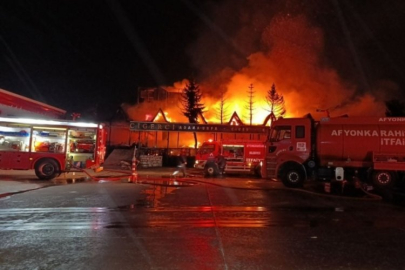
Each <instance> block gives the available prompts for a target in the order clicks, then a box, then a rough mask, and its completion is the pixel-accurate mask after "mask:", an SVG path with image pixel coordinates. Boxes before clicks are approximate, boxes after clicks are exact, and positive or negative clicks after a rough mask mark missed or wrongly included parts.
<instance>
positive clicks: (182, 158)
mask: <svg viewBox="0 0 405 270" xmlns="http://www.w3.org/2000/svg"><path fill="white" fill-rule="evenodd" d="M177 168H178V170H176V171H175V172H174V173H173V176H175V175H177V174H178V173H180V172H182V173H183V177H186V175H187V156H186V151H184V150H182V151H181V153H180V155H179V157H178V163H177Z"/></svg>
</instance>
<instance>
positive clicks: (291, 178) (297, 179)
mask: <svg viewBox="0 0 405 270" xmlns="http://www.w3.org/2000/svg"><path fill="white" fill-rule="evenodd" d="M304 180H305V179H304V172H303V171H302V169H301V168H299V167H298V166H292V167H288V168H286V169H285V172H284V174H283V175H282V178H281V181H282V182H283V184H284V186H286V187H290V188H299V187H302V186H303V184H304Z"/></svg>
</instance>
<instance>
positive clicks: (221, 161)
mask: <svg viewBox="0 0 405 270" xmlns="http://www.w3.org/2000/svg"><path fill="white" fill-rule="evenodd" d="M217 164H218V169H219V175H220V176H223V175H224V173H225V166H226V159H225V157H224V156H223V155H222V154H219V155H218V156H217Z"/></svg>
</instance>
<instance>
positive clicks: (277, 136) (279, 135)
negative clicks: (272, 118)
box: [270, 126, 291, 142]
mask: <svg viewBox="0 0 405 270" xmlns="http://www.w3.org/2000/svg"><path fill="white" fill-rule="evenodd" d="M287 139H291V126H278V127H274V128H273V129H272V130H271V132H270V141H271V142H279V141H282V140H287Z"/></svg>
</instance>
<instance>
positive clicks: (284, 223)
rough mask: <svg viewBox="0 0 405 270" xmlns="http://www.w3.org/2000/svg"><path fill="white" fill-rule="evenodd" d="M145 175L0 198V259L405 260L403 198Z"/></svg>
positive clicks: (186, 265)
mask: <svg viewBox="0 0 405 270" xmlns="http://www.w3.org/2000/svg"><path fill="white" fill-rule="evenodd" d="M146 180H147V181H146ZM146 180H145V181H146V182H143V183H125V182H121V181H113V182H109V181H98V182H97V181H89V180H83V181H75V183H72V182H69V181H67V182H58V183H55V185H53V184H52V185H49V186H48V185H44V186H45V187H44V188H40V189H36V190H31V191H28V192H24V193H20V194H14V195H10V196H4V197H2V198H0V239H1V241H0V269H405V256H404V255H403V253H404V251H403V250H404V249H403V248H404V247H405V215H404V207H403V206H398V205H393V204H389V203H386V202H383V201H381V200H374V199H370V198H369V199H363V198H342V197H340V198H337V197H328V196H324V195H320V194H313V193H309V192H305V191H300V190H289V189H284V188H282V187H281V186H277V184H275V185H274V186H272V187H271V188H262V187H261V186H259V185H255V184H254V181H255V180H254V179H252V183H253V184H250V185H248V186H245V187H246V188H244V186H243V185H238V186H237V187H231V186H227V187H224V186H221V181H227V180H226V179H223V180H218V182H212V181H211V182H209V183H208V182H206V181H204V179H198V178H192V179H189V181H176V182H173V181H171V180H169V179H165V178H156V179H146ZM236 181H237V180H236ZM241 181H242V180H241Z"/></svg>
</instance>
